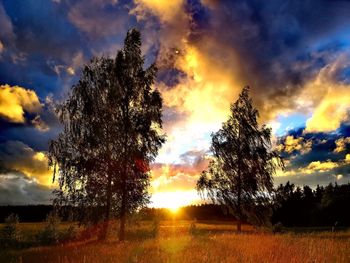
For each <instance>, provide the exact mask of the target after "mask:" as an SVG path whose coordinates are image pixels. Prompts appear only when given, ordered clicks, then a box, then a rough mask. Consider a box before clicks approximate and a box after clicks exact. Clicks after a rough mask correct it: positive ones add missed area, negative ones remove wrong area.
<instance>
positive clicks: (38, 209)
mask: <svg viewBox="0 0 350 263" xmlns="http://www.w3.org/2000/svg"><path fill="white" fill-rule="evenodd" d="M53 210H54V207H53V206H52V205H28V206H0V222H1V223H3V222H4V220H5V218H7V217H8V216H9V215H11V214H15V215H17V216H18V218H19V221H20V222H43V221H45V220H46V218H47V215H48V214H50V213H51V212H52V211H53ZM101 210H103V209H93V213H98V212H101ZM62 211H64V213H62ZM81 212H82V211H79V209H77V208H72V207H65V209H60V217H61V219H62V220H63V221H67V220H73V221H79V219H80V218H79V217H80V216H81ZM85 212H86V211H85ZM132 218H134V217H132ZM135 218H137V219H140V220H153V219H155V218H158V219H160V220H172V219H174V218H175V219H181V220H233V219H234V217H233V216H232V215H231V214H229V213H228V212H227V211H226V210H225V209H222V207H221V206H219V205H214V204H203V205H191V206H186V207H182V208H181V209H179V210H178V211H177V212H176V213H173V212H172V211H171V210H169V209H166V208H144V209H142V210H141V211H140V212H139V213H136V214H135Z"/></svg>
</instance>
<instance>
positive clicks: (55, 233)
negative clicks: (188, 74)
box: [38, 213, 61, 245]
mask: <svg viewBox="0 0 350 263" xmlns="http://www.w3.org/2000/svg"><path fill="white" fill-rule="evenodd" d="M60 222H61V220H60V218H59V217H58V216H57V214H55V213H50V214H48V215H47V217H46V226H45V227H44V229H43V230H42V231H40V232H39V234H38V241H39V243H40V244H42V245H52V244H57V243H58V242H59V241H60V237H61V233H60V231H59V229H58V228H59V224H60Z"/></svg>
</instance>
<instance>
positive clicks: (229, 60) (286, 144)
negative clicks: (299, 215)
mask: <svg viewBox="0 0 350 263" xmlns="http://www.w3.org/2000/svg"><path fill="white" fill-rule="evenodd" d="M18 2H21V4H19V3H18ZM258 2H259V1H258ZM260 2H261V3H259V4H257V3H256V1H214V0H194V1H183V0H175V1H170V0H169V1H165V0H157V1H151V0H130V1H115V0H92V1H82V0H77V1H64V0H54V1H42V0H38V1H1V2H0V28H1V30H0V31H1V32H0V122H1V123H0V125H1V129H0V161H1V162H0V181H1V185H2V187H3V189H4V191H2V192H3V193H5V192H6V193H11V194H7V195H5V194H3V195H0V203H4V204H7V203H12V202H15V203H20V204H28V203H31V204H38V203H45V204H47V203H50V202H51V201H50V200H51V199H52V188H55V187H56V186H57V182H56V185H55V184H53V183H52V170H48V158H47V153H48V144H49V141H50V140H51V139H53V138H56V137H57V135H58V134H59V133H60V132H61V131H62V126H61V125H60V124H59V122H58V120H57V116H56V114H55V112H54V110H53V109H54V105H55V104H56V103H57V102H62V101H64V100H65V99H67V96H68V94H69V93H70V91H71V87H72V86H73V85H75V84H76V83H78V81H79V78H80V76H81V71H82V68H83V67H84V65H85V64H86V63H88V62H89V61H90V59H91V58H92V57H93V56H102V55H105V56H109V57H113V58H114V57H115V56H116V54H117V51H118V50H119V49H120V48H121V47H122V46H123V39H124V36H125V34H126V32H127V31H128V30H129V29H131V28H137V29H138V30H139V31H140V32H141V37H142V53H143V55H144V56H145V66H147V67H148V66H149V65H150V64H151V63H153V62H155V63H156V64H157V68H158V74H157V78H156V81H155V83H154V85H153V87H152V88H154V89H158V90H159V91H160V93H161V95H162V99H163V109H162V114H163V116H162V120H163V127H162V129H160V128H159V131H161V132H163V133H165V134H166V142H165V144H164V145H162V147H161V149H160V150H159V153H158V155H157V156H156V158H155V160H154V161H153V162H152V163H151V164H150V168H151V171H150V178H151V181H150V188H149V191H150V193H151V194H152V197H151V203H150V204H149V205H150V206H152V207H167V208H171V209H176V208H178V207H181V206H186V205H189V204H196V203H198V202H201V201H203V200H201V199H200V197H199V196H198V195H197V192H196V190H195V187H196V182H197V180H198V178H199V176H200V173H201V172H202V171H203V170H205V169H206V168H207V166H208V163H209V159H210V154H211V153H210V144H211V137H210V136H211V133H213V132H216V131H217V130H218V129H220V127H221V124H222V122H224V121H225V120H226V119H227V117H228V114H229V111H230V104H231V103H232V102H234V101H235V100H236V99H237V97H238V94H239V93H240V92H241V90H242V88H243V87H244V86H245V85H249V86H250V87H251V96H252V99H253V104H254V106H255V107H256V108H257V109H258V110H259V114H260V117H259V120H258V121H259V123H260V124H266V125H267V126H269V127H271V128H272V132H273V139H272V141H273V147H276V149H278V151H279V153H280V155H281V156H282V157H283V158H284V160H285V164H286V169H285V170H284V171H282V170H280V171H278V172H277V175H276V176H275V184H276V185H277V184H279V183H285V182H287V181H291V182H293V183H295V184H296V185H305V184H307V185H310V186H312V187H316V185H318V184H319V185H327V184H328V183H330V182H337V183H339V184H342V183H347V182H348V181H349V180H350V172H349V171H350V161H349V159H350V158H349V156H350V155H349V154H350V117H349V111H350V31H349V26H348V25H349V24H350V16H349V13H350V3H347V2H346V1H329V3H328V2H327V4H324V3H320V2H319V1H315V0H313V1H306V2H305V1H301V2H303V3H301V2H300V1H260ZM304 2H305V3H304ZM315 7H317V8H315ZM300 10H303V12H301V13H300ZM303 14H308V15H307V16H305V15H303ZM321 18H325V19H321ZM92 103H93V102H92ZM8 178H12V179H11V180H9V179H8Z"/></svg>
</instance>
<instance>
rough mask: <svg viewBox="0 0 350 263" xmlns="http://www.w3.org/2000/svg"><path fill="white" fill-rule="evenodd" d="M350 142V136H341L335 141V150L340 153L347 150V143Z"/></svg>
mask: <svg viewBox="0 0 350 263" xmlns="http://www.w3.org/2000/svg"><path fill="white" fill-rule="evenodd" d="M347 144H350V137H345V138H340V139H338V140H336V141H335V145H336V148H335V149H334V152H336V153H340V152H343V151H345V150H346V145H347Z"/></svg>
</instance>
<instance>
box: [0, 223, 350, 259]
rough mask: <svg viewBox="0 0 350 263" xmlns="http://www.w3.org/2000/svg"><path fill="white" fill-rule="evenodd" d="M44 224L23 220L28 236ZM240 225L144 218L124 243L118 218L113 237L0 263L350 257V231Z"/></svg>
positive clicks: (21, 253) (17, 254) (16, 252)
mask: <svg viewBox="0 0 350 263" xmlns="http://www.w3.org/2000/svg"><path fill="white" fill-rule="evenodd" d="M42 227H43V225H42V223H36V224H33V223H31V224H29V223H21V224H19V228H20V231H21V233H22V235H23V236H25V237H26V238H27V239H30V238H34V237H35V233H36V232H37V231H38V230H39V229H40V228H42ZM60 227H61V228H64V229H67V228H68V227H69V224H62V225H61V226H60ZM234 229H235V226H234V224H233V223H232V222H227V221H225V222H222V221H198V222H194V221H183V220H168V221H161V222H158V223H156V224H155V223H154V222H152V221H143V222H138V223H133V224H132V225H129V226H128V229H127V239H126V241H124V242H119V241H117V238H116V236H117V234H116V233H117V232H116V230H117V225H116V224H115V223H114V224H112V227H111V229H110V231H109V238H108V240H107V241H103V242H102V241H98V240H96V239H94V238H91V239H89V240H85V241H71V242H67V243H63V244H58V245H54V246H33V247H31V248H22V249H12V250H2V251H1V252H0V253H1V255H0V262H37V263H41V262H43V263H44V262H45V263H48V262H57V263H58V262H152V263H153V262H154V263H156V262H283V263H284V262H350V232H349V231H339V232H330V231H329V232H327V231H317V232H316V231H315V232H308V233H299V232H298V233H296V232H291V231H287V232H284V233H276V234H273V233H271V232H268V231H264V230H261V229H254V228H253V227H252V226H249V225H244V226H243V232H242V233H236V232H235V230H234ZM79 231H82V230H81V229H80V230H79Z"/></svg>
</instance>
